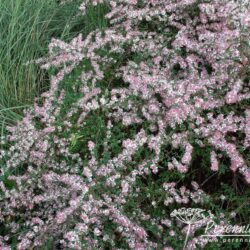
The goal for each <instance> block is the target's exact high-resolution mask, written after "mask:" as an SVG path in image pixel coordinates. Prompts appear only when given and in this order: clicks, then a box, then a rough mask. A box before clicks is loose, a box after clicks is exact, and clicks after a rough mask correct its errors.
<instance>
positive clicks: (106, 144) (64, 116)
mask: <svg viewBox="0 0 250 250" xmlns="http://www.w3.org/2000/svg"><path fill="white" fill-rule="evenodd" d="M91 4H92V5H94V6H95V5H97V4H102V5H108V6H109V12H108V13H107V15H106V18H107V19H108V20H109V28H107V29H105V30H95V31H92V32H91V33H89V35H88V36H87V37H85V38H84V39H83V37H82V36H81V35H79V36H77V37H76V38H74V39H73V40H72V41H71V42H70V43H65V42H63V41H61V40H58V39H53V40H52V41H51V44H50V46H49V51H50V54H49V56H48V57H47V58H41V59H39V60H37V61H36V63H38V64H40V65H41V67H42V68H44V69H47V70H51V73H52V74H53V76H52V77H51V84H50V89H49V90H48V91H47V92H45V93H43V94H42V96H41V98H39V99H37V100H36V102H35V104H34V107H33V108H31V109H29V110H26V112H25V116H24V118H23V120H22V121H20V122H19V123H18V124H17V125H16V126H15V127H10V128H8V130H9V135H8V136H7V137H6V138H2V150H1V155H0V156H1V158H0V159H1V160H2V168H1V182H0V185H1V189H0V190H1V192H0V197H1V198H0V204H1V205H0V221H1V223H2V224H3V225H4V226H3V230H1V234H2V237H1V238H0V246H1V249H10V247H11V244H12V243H13V242H16V244H17V249H20V250H21V249H29V248H32V247H35V248H39V247H42V246H44V245H45V244H49V245H48V249H53V248H57V249H138V250H139V249H165V250H169V249H180V248H181V246H182V242H181V241H176V238H175V237H176V236H175V235H177V234H178V235H180V237H181V239H185V228H184V229H182V226H181V225H180V224H178V223H177V224H176V223H175V221H174V219H173V218H170V215H169V214H170V212H171V211H172V210H173V209H174V208H176V207H181V206H200V207H201V206H204V207H206V208H208V207H209V206H210V205H211V204H215V203H216V199H215V200H213V198H212V196H211V195H210V194H208V192H205V191H204V190H202V189H201V187H200V185H203V184H204V183H197V180H198V179H199V178H197V175H195V174H194V173H193V171H194V170H195V167H197V160H195V156H197V155H198V154H199V152H202V154H204V152H206V154H204V155H203V156H204V158H206V157H207V156H208V158H210V159H209V161H210V163H209V164H210V166H208V165H207V164H208V162H209V161H207V160H204V162H205V163H206V165H205V166H204V164H201V162H200V164H198V171H201V172H202V173H204V172H206V173H208V175H209V173H210V174H211V173H212V174H213V172H214V173H215V174H217V175H223V173H227V174H228V175H230V171H232V173H233V176H234V177H235V176H237V178H242V177H243V178H242V180H243V181H244V182H245V184H244V185H247V184H248V183H250V169H249V168H248V166H247V165H248V163H249V160H248V157H249V156H248V155H247V150H249V146H250V131H249V127H250V109H248V105H249V97H250V93H249V79H250V71H249V51H250V50H249V38H250V37H249V28H250V20H249V13H250V12H249V11H250V8H249V7H250V6H249V3H248V1H233V0H188V1H187V0H181V1H175V0H167V1H166V0H147V1H146V0H140V1H139V0H138V1H137V0H117V1H107V2H106V1H102V0H98V1H97V0H96V1H85V2H84V3H83V4H82V5H81V6H80V12H81V14H83V15H84V14H85V12H87V11H88V6H89V5H91ZM225 164H226V166H225ZM203 168H204V169H203ZM228 169H230V171H228ZM190 175H191V176H190ZM206 176H207V174H206ZM185 180H186V181H185ZM190 180H191V181H190ZM199 180H200V179H199ZM206 181H207V180H205V182H206ZM198 182H199V181H198ZM190 183H191V184H190ZM230 183H232V184H233V182H231V179H230ZM211 206H212V205H211ZM220 220H221V223H222V221H223V220H225V219H223V218H220ZM201 226H202V225H200V226H197V228H195V229H193V230H194V232H192V238H191V239H190V240H189V242H187V249H196V248H199V247H205V246H206V244H207V243H208V241H209V240H208V239H206V238H201V237H199V236H198V237H197V236H195V231H196V230H198V229H199V228H200V227H201ZM215 233H216V232H213V231H211V234H215ZM181 235H182V236H181Z"/></svg>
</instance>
